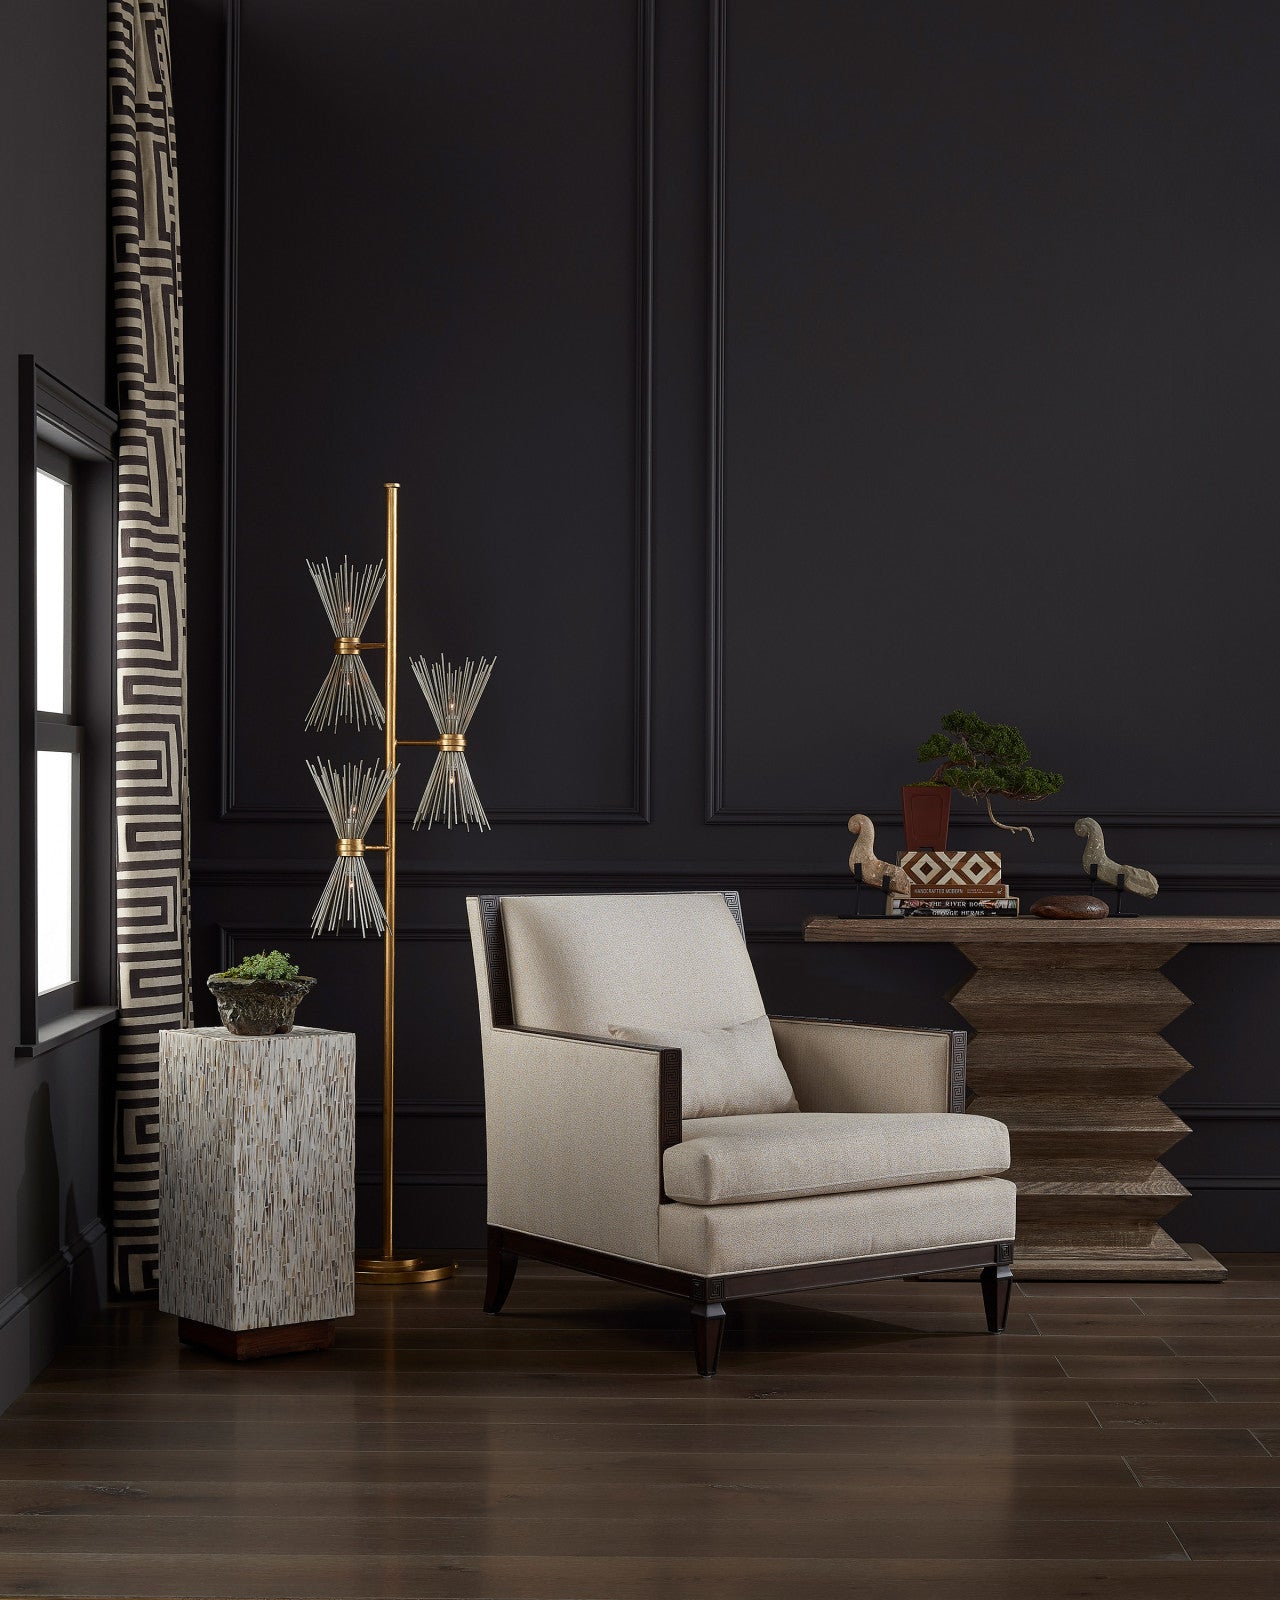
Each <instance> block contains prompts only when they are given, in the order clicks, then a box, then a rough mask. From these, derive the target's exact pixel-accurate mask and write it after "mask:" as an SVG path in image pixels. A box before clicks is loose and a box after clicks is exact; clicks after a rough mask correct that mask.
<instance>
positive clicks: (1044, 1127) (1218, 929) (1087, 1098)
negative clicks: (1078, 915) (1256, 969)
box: [804, 916, 1280, 1282]
mask: <svg viewBox="0 0 1280 1600" xmlns="http://www.w3.org/2000/svg"><path fill="white" fill-rule="evenodd" d="M804 936H805V939H806V940H809V941H814V942H818V943H850V944H863V943H884V944H953V945H955V947H956V948H957V949H958V950H959V951H960V953H961V954H962V955H963V956H964V957H965V958H966V959H967V960H968V961H970V962H971V963H972V965H973V967H974V969H975V970H974V972H973V974H972V975H971V976H970V977H968V978H966V979H965V980H964V982H963V983H961V984H960V985H959V987H958V988H957V989H956V990H955V991H954V992H953V993H952V994H951V995H950V996H949V999H950V1000H951V1003H952V1005H953V1006H954V1007H955V1008H956V1010H957V1011H958V1012H959V1013H960V1015H961V1016H962V1017H963V1018H964V1020H965V1021H966V1022H967V1023H968V1024H969V1026H970V1027H971V1028H972V1029H973V1030H974V1031H973V1035H972V1037H971V1039H970V1041H969V1077H968V1082H969V1088H970V1089H971V1090H972V1092H973V1095H974V1098H973V1100H972V1101H971V1102H970V1105H969V1110H970V1111H971V1112H973V1113H976V1114H978V1115H982V1116H989V1117H994V1118H996V1119H997V1120H998V1121H1000V1122H1003V1123H1005V1124H1006V1125H1007V1127H1008V1129H1009V1133H1010V1137H1011V1141H1012V1147H1013V1167H1012V1170H1011V1172H1010V1174H1009V1176H1010V1177H1011V1178H1013V1180H1014V1181H1015V1182H1016V1183H1017V1185H1018V1243H1017V1250H1016V1256H1015V1262H1014V1271H1015V1274H1016V1275H1017V1276H1018V1277H1020V1278H1027V1279H1031V1278H1047V1279H1072V1278H1077V1279H1121V1280H1132V1281H1135V1282H1138V1281H1143V1280H1146V1281H1149V1282H1167V1281H1169V1280H1173V1279H1179V1280H1187V1279H1192V1280H1198V1281H1201V1282H1212V1281H1215V1280H1217V1279H1220V1278H1224V1277H1225V1276H1226V1269H1225V1268H1224V1267H1222V1266H1220V1265H1219V1264H1218V1262H1217V1261H1215V1260H1214V1258H1213V1257H1212V1256H1211V1255H1210V1254H1209V1252H1208V1251H1207V1250H1204V1249H1203V1248H1202V1247H1201V1246H1199V1245H1182V1244H1179V1243H1178V1242H1177V1241H1176V1240H1175V1239H1172V1238H1170V1236H1169V1234H1168V1233H1166V1232H1165V1230H1164V1228H1163V1227H1162V1226H1161V1221H1162V1219H1163V1218H1164V1217H1165V1216H1166V1215H1167V1214H1168V1213H1169V1212H1170V1211H1171V1210H1172V1209H1173V1207H1174V1206H1175V1205H1177V1203H1178V1201H1179V1200H1181V1199H1183V1198H1184V1197H1185V1196H1186V1195H1187V1193H1188V1192H1189V1191H1188V1190H1187V1189H1185V1188H1184V1187H1183V1186H1182V1184H1181V1183H1179V1182H1178V1180H1177V1179H1176V1178H1175V1177H1174V1176H1173V1174H1172V1173H1170V1172H1168V1171H1167V1170H1166V1169H1165V1168H1164V1167H1163V1166H1162V1165H1161V1163H1160V1157H1161V1156H1162V1155H1164V1154H1165V1153H1166V1151H1168V1150H1169V1149H1170V1148H1172V1146H1173V1145H1175V1144H1177V1142H1178V1141H1179V1140H1180V1139H1182V1138H1184V1137H1185V1136H1186V1134H1187V1133H1188V1132H1189V1131H1190V1130H1189V1129H1188V1127H1187V1125H1186V1123H1185V1122H1183V1121H1182V1119H1181V1118H1180V1117H1178V1116H1176V1115H1175V1114H1174V1113H1173V1112H1172V1111H1170V1109H1169V1108H1168V1106H1166V1105H1165V1104H1164V1102H1163V1101H1162V1100H1161V1099H1160V1098H1159V1096H1160V1093H1161V1091H1163V1090H1164V1089H1167V1088H1168V1087H1169V1085H1170V1084H1171V1083H1173V1082H1174V1081H1175V1080H1176V1079H1178V1078H1180V1077H1181V1076H1182V1074H1183V1073H1184V1072H1186V1071H1187V1069H1188V1068H1189V1066H1190V1062H1188V1061H1187V1060H1186V1058H1185V1057H1183V1056H1181V1055H1179V1053H1178V1052H1177V1051H1176V1050H1175V1049H1174V1048H1173V1046H1172V1045H1170V1044H1169V1043H1168V1042H1167V1040H1165V1039H1163V1038H1161V1037H1160V1034H1161V1030H1163V1029H1164V1028H1167V1027H1168V1026H1169V1024H1170V1023H1171V1022H1172V1021H1173V1020H1174V1018H1175V1017H1178V1016H1180V1015H1181V1014H1182V1012H1183V1011H1185V1010H1186V1008H1187V1007H1188V1005H1189V1004H1190V1001H1189V1000H1188V999H1187V997H1186V995H1184V994H1183V993H1182V992H1181V990H1179V989H1177V988H1176V987H1175V986H1174V985H1173V984H1172V983H1170V981H1169V980H1168V978H1166V977H1165V976H1164V975H1163V973H1162V972H1161V968H1162V967H1163V966H1164V965H1165V963H1166V962H1167V961H1169V960H1171V959H1172V957H1173V956H1175V955H1176V954H1177V953H1178V951H1179V950H1181V949H1183V948H1185V946H1186V945H1188V944H1274V943H1277V942H1280V919H1277V918H1273V917H1141V916H1139V917H1132V918H1128V917H1123V918H1114V919H1110V918H1109V919H1107V920H1106V921H1100V922H1048V921H1040V920H1038V919H1035V918H1018V919H1010V920H1008V921H1002V922H997V921H995V919H992V920H991V921H986V920H982V921H979V920H978V919H976V918H956V919H955V921H954V922H953V923H952V922H950V919H944V918H921V919H919V920H918V921H904V922H897V921H891V920H889V919H887V918H886V919H885V921H884V922H877V921H873V920H872V919H870V918H867V919H864V920H861V921H858V920H852V919H849V918H843V917H813V918H810V920H809V921H808V922H807V923H806V924H805V930H804Z"/></svg>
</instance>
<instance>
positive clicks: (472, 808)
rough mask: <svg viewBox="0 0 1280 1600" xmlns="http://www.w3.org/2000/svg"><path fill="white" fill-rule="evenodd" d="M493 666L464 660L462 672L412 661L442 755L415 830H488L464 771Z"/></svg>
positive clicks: (423, 660)
mask: <svg viewBox="0 0 1280 1600" xmlns="http://www.w3.org/2000/svg"><path fill="white" fill-rule="evenodd" d="M494 664H495V663H494V662H493V661H486V660H485V659H484V657H483V656H481V658H480V660H479V661H478V662H473V661H471V660H469V659H468V660H467V661H465V662H464V663H463V665H462V666H460V667H451V666H448V665H447V664H446V662H445V659H444V657H443V656H441V657H440V659H439V661H433V662H431V663H430V664H429V665H428V662H427V658H426V657H425V656H419V657H418V658H417V660H413V659H412V658H411V659H410V662H409V665H410V666H411V667H412V668H413V675H414V677H415V678H416V679H417V680H418V687H419V688H420V689H421V690H422V694H423V698H424V699H425V700H426V702H427V705H428V706H429V707H430V709H431V715H432V717H433V718H434V719H435V724H436V728H437V729H438V730H439V733H440V754H439V755H438V756H437V757H436V759H435V765H434V766H433V767H432V769H431V776H430V777H429V778H428V779H427V787H426V788H425V789H424V790H423V793H422V799H421V801H420V802H419V804H418V810H417V814H416V815H415V817H414V819H413V825H414V827H415V828H420V827H421V826H422V824H423V823H424V822H425V823H426V825H427V827H428V828H430V827H431V825H432V823H434V822H443V823H444V825H445V827H446V828H452V827H453V826H454V825H455V824H456V823H459V822H461V823H462V824H463V826H464V827H465V828H467V829H468V830H469V829H470V827H471V824H472V823H473V822H474V823H475V824H476V825H477V826H478V827H479V828H480V829H481V830H482V831H483V830H484V829H485V828H487V827H488V826H489V819H488V817H486V816H485V814H484V807H483V806H482V805H481V804H480V796H479V795H478V794H477V793H476V786H475V783H474V782H473V780H472V777H471V769H470V767H468V765H467V757H466V748H467V738H466V735H467V729H468V727H469V726H470V724H471V719H472V717H473V716H474V715H475V711H476V707H477V706H478V705H479V704H480V696H481V695H482V694H483V693H484V691H485V687H486V685H487V684H488V682H489V678H490V676H491V675H492V673H493V668H494Z"/></svg>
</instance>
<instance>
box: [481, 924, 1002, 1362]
mask: <svg viewBox="0 0 1280 1600" xmlns="http://www.w3.org/2000/svg"><path fill="white" fill-rule="evenodd" d="M467 906H468V915H469V918H470V922H471V931H472V942H473V948H474V951H475V960H476V975H477V986H478V991H479V1002H480V1024H481V1035H482V1042H483V1049H484V1077H485V1123H486V1139H487V1146H488V1174H489V1178H488V1182H489V1194H488V1224H489V1226H488V1238H489V1278H488V1284H487V1288H486V1295H485V1309H486V1310H487V1311H491V1312H497V1311H498V1310H500V1309H501V1306H502V1304H503V1303H504V1301H505V1299H506V1296H507V1294H508V1292H509V1290H510V1288H511V1283H512V1280H513V1278H514V1276H515V1270H516V1266H517V1264H518V1261H519V1259H520V1257H521V1256H529V1257H535V1258H538V1259H541V1260H546V1261H554V1262H558V1263H560V1264H563V1265H567V1266H571V1267H576V1268H579V1269H581V1270H583V1271H586V1272H591V1273H595V1274H597V1275H600V1276H604V1277H611V1278H617V1279H621V1280H622V1281H624V1282H628V1283H635V1284H640V1285H643V1286H644V1287H647V1288H651V1289H655V1290H658V1291H660V1292H665V1293H668V1294H674V1295H679V1296H681V1297H683V1298H684V1299H686V1300H687V1301H688V1303H689V1309H690V1312H691V1314H692V1323H693V1332H694V1346H695V1354H696V1357H697V1362H698V1370H699V1371H700V1372H702V1373H704V1374H708V1373H712V1372H714V1370H715V1367H716V1360H717V1357H718V1352H719V1347H720V1339H721V1335H722V1332H723V1327H724V1303H725V1302H726V1301H729V1300H733V1299H738V1298H742V1297H744V1296H747V1295H753V1294H774V1293H778V1292H780V1291H782V1290H786V1289H800V1288H810V1287H817V1286H822V1285H827V1284H835V1283H848V1282H855V1281H860V1280H863V1279H870V1278H884V1277H898V1276H906V1275H909V1274H914V1273H918V1272H929V1271H937V1270H947V1269H952V1268H959V1267H980V1268H982V1269H983V1275H982V1284H983V1294H984V1300H985V1303H986V1307H987V1318H988V1325H989V1327H991V1328H992V1330H993V1331H997V1330H998V1329H1000V1328H1002V1327H1003V1325H1004V1318H1005V1314H1006V1310H1007V1305H1008V1295H1009V1287H1010V1275H1011V1266H1010V1263H1011V1261H1012V1255H1013V1244H1012V1241H1013V1234H1014V1201H1015V1195H1014V1188H1013V1185H1012V1184H1011V1183H1009V1182H1007V1181H1006V1180H1005V1179H1003V1178H1001V1177H1000V1176H998V1174H999V1173H1001V1172H1003V1171H1005V1170H1006V1169H1007V1167H1008V1162H1009V1153H1008V1136H1007V1133H1006V1132H1005V1129H1004V1128H1003V1126H1002V1125H1001V1124H999V1123H995V1122H992V1121H991V1120H990V1119H988V1118H984V1117H965V1116H963V1115H960V1113H962V1112H963V1104H964V1046H965V1035H964V1034H963V1033H958V1032H955V1033H953V1032H946V1031H939V1030H929V1029H921V1030H908V1029H889V1028H877V1027H860V1026H856V1025H853V1024H847V1023H838V1022H830V1021H820V1020H803V1019H797V1018H771V1019H768V1020H767V1021H766V1019H765V1010H764V1003H763V1001H762V999H761V996H760V990H759V987H758V985H757V983H756V978H755V973H754V971H753V970H752V966H751V961H750V958H749V955H748V953H747V947H746V942H745V936H744V931H743V926H742V914H741V910H740V907H739V903H738V897H737V895H736V894H735V893H732V892H724V893H719V892H717V893H688V894H652V895H546V896H513V897H504V898H498V897H482V898H475V899H471V900H469V901H468V902H467ZM620 1032H625V1033H626V1034H627V1035H628V1036H635V1035H638V1036H639V1038H640V1040H641V1041H642V1042H636V1041H635V1038H634V1037H628V1038H626V1039H624V1038H620V1037H618V1034H619V1033H620ZM686 1057H687V1058H688V1059H687V1062H686V1060H685V1058H686ZM726 1095H727V1096H728V1097H729V1098H728V1101H727V1104H728V1105H729V1106H730V1108H731V1112H730V1114H722V1115H706V1114H704V1113H705V1110H706V1108H707V1107H708V1106H712V1107H720V1108H721V1109H723V1108H724V1107H723V1104H722V1102H725V1096H726Z"/></svg>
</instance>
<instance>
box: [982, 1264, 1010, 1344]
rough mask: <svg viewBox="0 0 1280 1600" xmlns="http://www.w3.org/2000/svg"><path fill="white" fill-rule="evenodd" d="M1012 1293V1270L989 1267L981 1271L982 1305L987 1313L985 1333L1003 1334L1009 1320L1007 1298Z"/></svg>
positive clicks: (1001, 1267) (1002, 1266) (1006, 1267)
mask: <svg viewBox="0 0 1280 1600" xmlns="http://www.w3.org/2000/svg"><path fill="white" fill-rule="evenodd" d="M1012 1291H1013V1268H1012V1267H1009V1266H1004V1265H1001V1266H991V1267H983V1269H982V1304H983V1306H984V1307H985V1309H986V1313H987V1332H988V1333H1003V1332H1004V1325H1005V1323H1006V1322H1007V1321H1008V1318H1009V1296H1010V1294H1011V1293H1012Z"/></svg>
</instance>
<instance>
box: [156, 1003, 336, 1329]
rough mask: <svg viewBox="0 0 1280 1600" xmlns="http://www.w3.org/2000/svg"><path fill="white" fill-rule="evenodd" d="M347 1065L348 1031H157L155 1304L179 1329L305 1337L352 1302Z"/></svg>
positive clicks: (328, 1326)
mask: <svg viewBox="0 0 1280 1600" xmlns="http://www.w3.org/2000/svg"><path fill="white" fill-rule="evenodd" d="M355 1068H356V1038H355V1035H354V1034H353V1033H331V1032H328V1031H327V1030H325V1029H322V1028H294V1029H293V1030H292V1032H290V1033H280V1034H273V1035H260V1036H256V1037H249V1038H242V1037H237V1036H236V1035H234V1034H231V1033H228V1032H227V1031H226V1029H225V1028H183V1029H172V1030H168V1029H166V1030H164V1031H162V1032H161V1034H160V1104H159V1137H160V1230H159V1231H160V1260H159V1274H158V1275H159V1288H160V1309H161V1311H167V1312H171V1313H174V1314H176V1315H177V1316H178V1317H179V1318H180V1319H181V1322H180V1328H179V1336H180V1337H181V1338H182V1339H183V1340H184V1341H186V1342H188V1343H198V1344H203V1345H206V1346H208V1347H209V1348H211V1349H214V1350H216V1351H217V1352H218V1353H219V1354H224V1355H231V1356H233V1357H235V1358H236V1359H243V1358H244V1357H246V1356H252V1355H256V1354H280V1353H282V1352H283V1351H286V1350H313V1349H316V1348H317V1347H318V1346H319V1345H323V1344H328V1343H331V1342H332V1338H333V1319H334V1318H335V1317H349V1316H351V1314H352V1312H353V1311H354V1309H355V1306H354V1293H355V1254H354V1252H355V1181H354V1180H355ZM250 1334H252V1335H254V1338H252V1339H250V1338H249V1337H248V1335H250ZM268 1335H269V1337H268Z"/></svg>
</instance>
